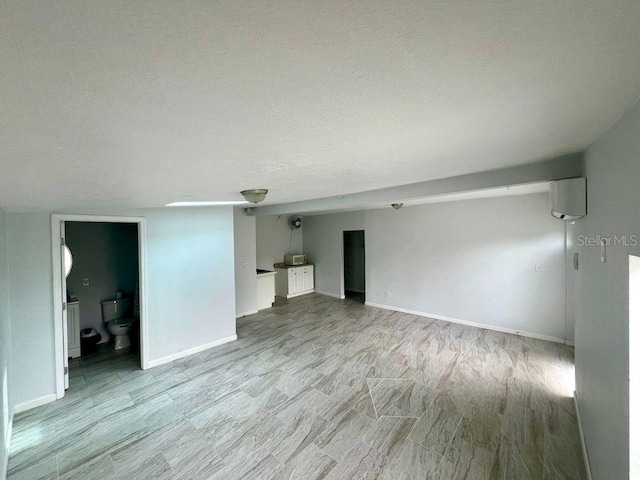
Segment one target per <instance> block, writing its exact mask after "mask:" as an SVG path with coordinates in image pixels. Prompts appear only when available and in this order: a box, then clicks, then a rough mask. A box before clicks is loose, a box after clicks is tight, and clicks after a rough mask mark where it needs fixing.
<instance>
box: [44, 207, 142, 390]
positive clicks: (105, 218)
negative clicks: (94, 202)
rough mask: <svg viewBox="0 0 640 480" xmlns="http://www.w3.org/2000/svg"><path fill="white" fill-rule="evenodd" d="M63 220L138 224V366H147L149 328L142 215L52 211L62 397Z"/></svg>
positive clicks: (56, 350)
mask: <svg viewBox="0 0 640 480" xmlns="http://www.w3.org/2000/svg"><path fill="white" fill-rule="evenodd" d="M62 222H100V223H135V224H137V225H138V282H139V285H138V289H139V295H140V367H141V368H142V370H146V369H147V368H148V332H147V282H146V265H147V261H146V243H147V235H146V232H147V228H146V218H144V217H126V216H125V217H122V216H109V215H67V214H56V213H54V214H52V215H51V253H52V265H53V306H54V308H53V322H54V323H53V325H54V328H53V331H54V341H55V344H54V353H55V377H56V398H58V399H60V398H62V397H64V394H65V388H64V360H65V359H64V337H65V332H64V331H63V313H62V303H63V301H64V299H63V298H62V275H61V272H62V257H61V255H60V253H61V252H60V250H61V249H60V239H61V236H60V235H61V233H62V229H61V223H62Z"/></svg>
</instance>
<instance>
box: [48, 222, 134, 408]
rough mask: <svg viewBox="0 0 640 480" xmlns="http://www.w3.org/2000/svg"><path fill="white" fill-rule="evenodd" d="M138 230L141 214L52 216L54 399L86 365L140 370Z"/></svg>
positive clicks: (63, 391) (59, 395)
mask: <svg viewBox="0 0 640 480" xmlns="http://www.w3.org/2000/svg"><path fill="white" fill-rule="evenodd" d="M144 232H145V222H144V219H143V218H139V217H105V216H86V215H52V239H53V243H52V253H53V272H54V275H53V280H54V285H53V287H54V292H53V294H54V305H55V308H54V320H55V329H54V330H55V341H56V344H55V353H56V396H57V398H61V397H63V396H64V394H65V390H66V389H67V388H69V386H70V383H73V382H70V377H71V378H76V377H77V376H78V375H75V374H79V372H80V371H81V370H83V369H84V370H86V368H85V367H86V366H88V365H92V366H98V365H99V366H101V367H102V368H103V369H109V366H110V365H122V362H128V363H127V365H131V368H137V369H140V368H141V369H145V368H146V348H145V347H146V329H145V320H146V315H145V310H146V301H145V281H144V265H145V263H144V258H145V255H144V253H145V251H144V248H145V242H144V238H145V235H144ZM106 320H109V322H107V321H106ZM74 367H82V368H78V369H76V370H74ZM92 368H93V367H92ZM80 380H81V379H80Z"/></svg>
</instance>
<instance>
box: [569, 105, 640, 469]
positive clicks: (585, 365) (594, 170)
mask: <svg viewBox="0 0 640 480" xmlns="http://www.w3.org/2000/svg"><path fill="white" fill-rule="evenodd" d="M586 175H587V194H588V205H587V208H588V210H587V212H588V213H587V216H586V217H584V218H583V219H582V220H579V221H578V222H577V224H576V235H577V236H578V237H577V239H578V241H579V240H580V235H585V236H591V237H593V236H595V235H601V236H613V235H618V236H623V235H626V236H627V237H629V236H631V235H638V237H637V239H638V240H640V215H639V214H638V208H639V207H640V189H639V188H638V182H639V181H640V104H636V105H635V106H634V107H633V108H632V109H631V110H630V111H628V112H627V114H626V115H625V116H624V117H623V118H622V119H621V120H619V121H618V122H617V123H616V125H614V126H613V128H612V129H611V130H609V131H608V132H607V133H606V134H605V135H603V136H602V137H601V138H600V139H599V140H597V141H596V142H595V143H594V144H593V145H592V146H591V147H590V148H589V149H588V151H587V154H586ZM578 251H579V253H580V256H581V266H580V270H579V271H578V285H577V312H576V328H575V330H576V340H575V343H576V350H575V357H576V391H577V394H578V401H579V402H580V414H581V415H582V422H583V428H584V433H585V437H586V443H587V448H588V451H589V456H590V460H591V467H592V471H593V476H594V479H595V480H608V479H613V478H615V479H621V480H622V479H625V478H629V425H628V421H629V364H628V362H629V298H628V295H629V258H628V257H629V255H630V254H632V255H640V246H638V245H636V246H628V247H625V246H621V245H617V246H610V247H609V248H608V251H607V258H606V262H605V263H602V262H601V261H600V247H598V246H595V247H587V246H584V247H578ZM633 348H634V349H637V348H640V345H634V346H633Z"/></svg>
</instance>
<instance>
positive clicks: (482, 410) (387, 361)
mask: <svg viewBox="0 0 640 480" xmlns="http://www.w3.org/2000/svg"><path fill="white" fill-rule="evenodd" d="M138 361H139V360H138V358H137V354H132V353H126V354H116V353H115V352H113V351H110V352H106V351H105V352H98V353H96V354H95V356H91V357H87V358H86V359H82V360H81V361H80V362H79V364H78V365H77V366H76V367H75V368H72V369H71V389H70V390H69V391H68V392H67V395H66V396H65V397H64V398H63V399H61V400H58V401H57V402H54V403H51V404H48V405H45V406H42V407H39V408H37V409H34V410H30V411H28V412H24V413H22V414H19V415H17V416H16V418H15V421H14V430H13V440H12V443H11V457H10V460H9V478H10V479H11V480H16V479H31V480H33V479H45V478H46V479H57V478H59V479H71V478H74V479H83V480H88V479H93V478H95V479H98V478H99V479H127V480H130V479H135V480H141V479H165V478H166V479H224V480H231V479H244V478H251V479H296V480H297V479H321V478H327V479H331V480H335V479H351V478H359V479H376V478H380V479H389V480H391V479H394V480H395V479H412V480H418V479H419V480H424V479H439V480H445V479H446V480H450V479H479V480H482V479H496V480H497V479H500V480H505V479H543V478H544V479H547V478H548V479H551V478H553V479H582V478H584V476H583V475H584V474H583V466H582V461H581V454H580V444H579V438H578V427H577V423H576V417H575V413H574V407H573V399H572V398H571V392H572V390H573V387H572V377H573V349H572V348H570V347H566V346H563V345H558V344H554V343H549V342H544V341H540V340H533V339H528V338H523V337H518V336H513V335H507V334H502V333H497V332H493V331H488V330H482V329H478V328H472V327H467V326H462V325H456V324H452V323H446V322H441V321H437V320H431V319H426V318H421V317H416V316H413V315H408V314H402V313H397V312H391V311H387V310H381V309H377V308H373V307H368V306H365V305H361V304H359V303H357V302H345V301H340V300H337V299H333V298H329V297H324V296H320V295H316V294H312V295H306V296H304V297H299V298H295V299H292V300H289V301H286V302H278V303H277V304H276V306H275V307H274V308H272V309H270V310H266V311H264V312H261V313H259V314H256V315H252V316H249V317H244V318H241V319H239V320H238V341H236V342H233V343H229V344H226V345H222V346H220V347H217V348H214V349H211V350H208V351H205V352H201V353H199V354H197V355H193V356H191V357H187V358H184V359H181V360H177V361H174V362H172V363H169V364H166V365H162V366H159V367H156V368H153V369H151V370H146V371H142V370H140V369H139V367H138V365H139V363H138Z"/></svg>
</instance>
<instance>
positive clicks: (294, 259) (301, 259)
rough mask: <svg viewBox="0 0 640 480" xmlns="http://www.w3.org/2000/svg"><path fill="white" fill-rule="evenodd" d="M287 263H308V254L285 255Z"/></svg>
mask: <svg viewBox="0 0 640 480" xmlns="http://www.w3.org/2000/svg"><path fill="white" fill-rule="evenodd" d="M284 263H285V265H304V264H306V263H307V256H306V255H285V256H284Z"/></svg>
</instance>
